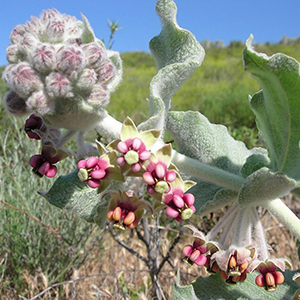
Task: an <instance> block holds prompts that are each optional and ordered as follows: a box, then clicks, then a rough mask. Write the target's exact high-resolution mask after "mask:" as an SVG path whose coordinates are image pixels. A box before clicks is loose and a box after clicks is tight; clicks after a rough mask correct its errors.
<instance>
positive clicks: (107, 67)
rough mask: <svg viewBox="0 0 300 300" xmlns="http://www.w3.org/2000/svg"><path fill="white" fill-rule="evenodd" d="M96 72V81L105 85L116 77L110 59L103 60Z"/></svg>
mask: <svg viewBox="0 0 300 300" xmlns="http://www.w3.org/2000/svg"><path fill="white" fill-rule="evenodd" d="M96 72H97V75H98V81H99V82H100V83H102V84H107V83H108V82H109V81H110V80H111V79H113V78H114V76H115V75H116V68H115V66H114V64H113V63H112V61H111V60H110V59H105V60H104V61H103V63H102V64H101V66H100V67H99V68H98V69H97V70H96Z"/></svg>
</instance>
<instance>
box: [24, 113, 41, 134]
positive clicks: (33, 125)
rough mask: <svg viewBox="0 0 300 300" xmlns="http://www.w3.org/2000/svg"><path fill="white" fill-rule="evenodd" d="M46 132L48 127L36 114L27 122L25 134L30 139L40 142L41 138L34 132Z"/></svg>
mask: <svg viewBox="0 0 300 300" xmlns="http://www.w3.org/2000/svg"><path fill="white" fill-rule="evenodd" d="M35 129H37V130H41V131H44V132H45V131H46V125H45V124H44V122H43V119H42V118H40V117H38V116H36V115H35V114H32V115H30V117H29V118H28V119H27V120H26V121H25V132H26V134H27V136H28V137H29V138H30V139H35V140H40V139H41V137H40V136H39V135H38V134H37V133H36V132H34V130H35Z"/></svg>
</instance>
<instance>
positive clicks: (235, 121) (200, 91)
mask: <svg viewBox="0 0 300 300" xmlns="http://www.w3.org/2000/svg"><path fill="white" fill-rule="evenodd" d="M233 45H235V44H234V43H233ZM255 49H256V50H257V51H260V52H264V53H266V54H268V55H272V54H274V53H277V52H282V53H285V54H287V55H290V56H292V57H294V58H295V59H297V60H300V44H297V43H295V44H291V45H282V44H272V45H256V46H255ZM242 52H243V46H242V45H241V44H240V43H237V44H236V46H232V47H225V48H211V49H207V50H206V56H205V59H204V62H203V64H202V66H201V67H200V68H199V69H198V70H197V71H196V72H195V73H194V74H193V75H192V76H191V77H190V78H189V80H187V81H186V82H185V83H184V84H183V86H182V87H181V88H180V89H179V90H178V92H177V93H176V94H175V95H174V97H173V100H172V110H197V111H200V112H201V113H203V114H205V115H206V116H207V117H208V119H209V120H210V121H211V122H212V123H221V124H225V125H227V126H229V127H230V128H232V129H238V128H240V127H241V126H246V127H247V128H254V127H255V120H254V115H253V113H252V112H251V109H250V107H249V103H248V95H249V94H250V95H252V94H253V93H255V92H256V91H258V90H259V85H258V84H257V82H256V81H255V80H254V79H253V78H251V76H250V74H248V73H247V72H245V71H244V70H243V61H242ZM122 59H123V65H124V76H123V78H124V79H123V81H122V83H121V85H120V87H119V88H118V89H117V91H116V92H115V93H113V94H112V96H111V101H110V104H109V105H108V107H107V110H108V111H109V112H110V113H111V114H112V115H113V116H114V117H115V118H117V119H119V120H120V121H123V119H124V118H125V117H126V116H128V115H130V116H131V117H132V118H133V119H134V120H135V122H136V123H139V122H141V121H143V120H144V119H145V118H146V117H147V116H148V115H149V108H148V103H147V97H148V95H149V84H150V81H151V79H152V77H153V76H154V75H155V74H156V67H155V64H154V60H153V58H152V56H151V54H149V53H145V52H128V53H123V54H122ZM2 70H3V68H1V69H0V71H2ZM5 92H6V87H5V85H4V83H3V82H2V80H0V94H1V96H2V95H3V94H4V93H5ZM1 98H2V97H1ZM1 112H3V107H2V106H1ZM1 115H3V114H2V113H1ZM3 124H5V117H4V118H3V116H2V118H1V121H0V129H1V126H3Z"/></svg>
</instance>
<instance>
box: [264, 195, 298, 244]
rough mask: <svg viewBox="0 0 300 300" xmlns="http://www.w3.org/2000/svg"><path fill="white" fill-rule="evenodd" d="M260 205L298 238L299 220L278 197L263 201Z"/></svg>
mask: <svg viewBox="0 0 300 300" xmlns="http://www.w3.org/2000/svg"><path fill="white" fill-rule="evenodd" d="M261 206H263V207H264V208H266V209H267V210H268V211H269V212H270V213H271V214H273V215H274V216H275V217H276V218H277V219H278V220H279V221H280V222H281V223H282V224H283V225H284V226H286V227H287V228H288V229H289V230H290V231H291V232H292V233H293V235H294V236H295V237H296V238H297V239H300V220H299V219H298V218H297V216H296V215H295V214H294V213H293V212H292V211H291V210H290V209H289V208H288V207H287V206H286V205H285V204H284V203H283V202H282V201H281V200H280V199H275V200H269V201H264V202H262V203H261Z"/></svg>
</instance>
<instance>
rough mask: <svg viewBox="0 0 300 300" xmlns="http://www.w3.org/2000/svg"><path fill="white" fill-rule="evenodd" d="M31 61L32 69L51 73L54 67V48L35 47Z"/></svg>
mask: <svg viewBox="0 0 300 300" xmlns="http://www.w3.org/2000/svg"><path fill="white" fill-rule="evenodd" d="M31 61H32V64H33V65H34V67H35V68H36V69H37V70H38V71H39V72H42V73H45V72H49V71H52V70H53V69H54V68H55V65H56V52H55V48H54V47H53V46H52V45H49V44H41V45H39V46H37V47H36V48H35V49H34V50H33V51H32V54H31Z"/></svg>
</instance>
